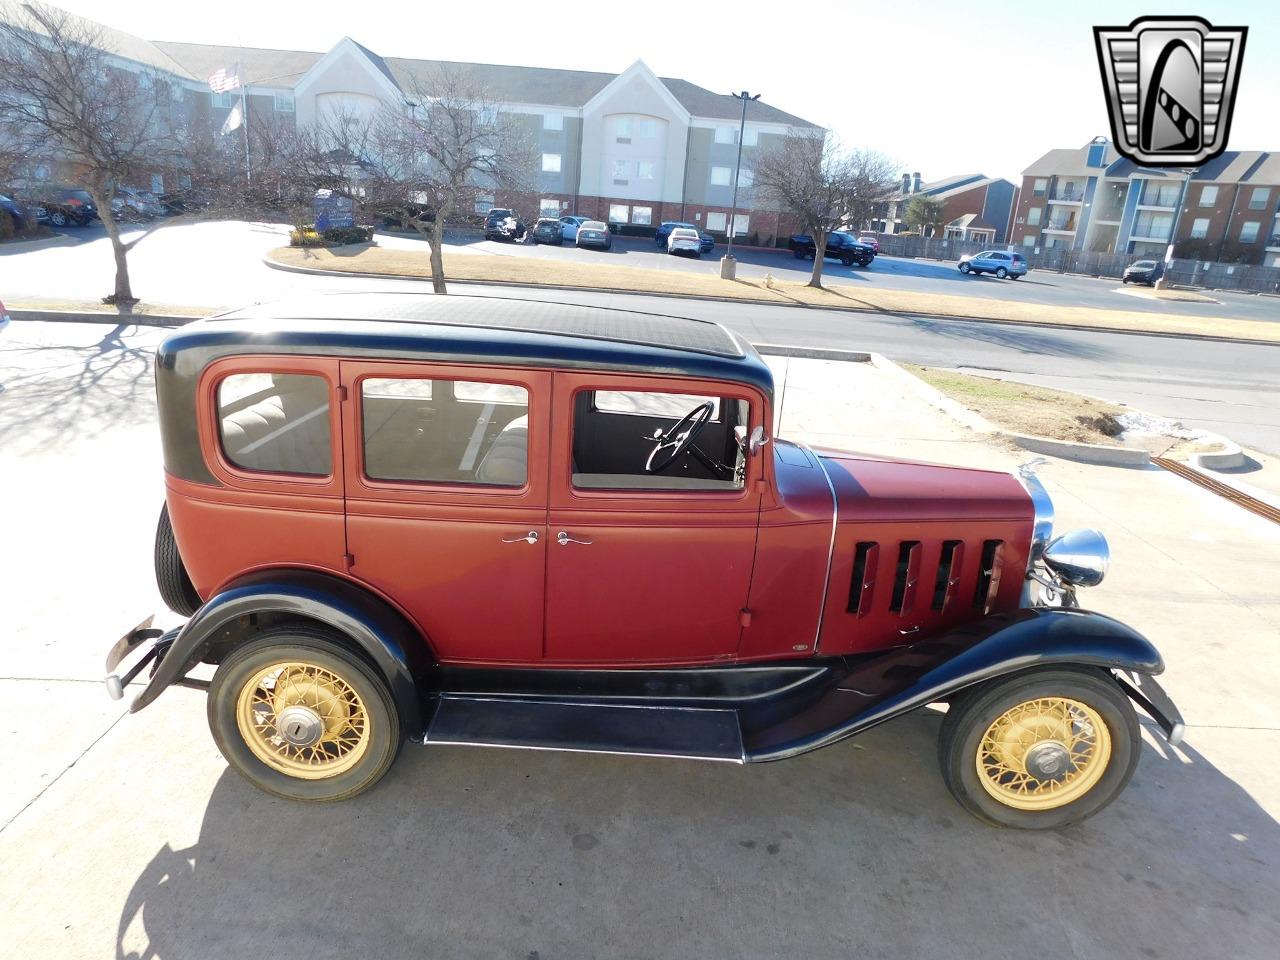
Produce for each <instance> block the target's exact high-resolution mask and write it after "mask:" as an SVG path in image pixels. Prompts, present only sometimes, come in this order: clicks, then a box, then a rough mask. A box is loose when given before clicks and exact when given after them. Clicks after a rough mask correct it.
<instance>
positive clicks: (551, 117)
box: [542, 113, 564, 130]
mask: <svg viewBox="0 0 1280 960" xmlns="http://www.w3.org/2000/svg"><path fill="white" fill-rule="evenodd" d="M542 129H543V130H563V129H564V114H563V113H544V114H543V115H542Z"/></svg>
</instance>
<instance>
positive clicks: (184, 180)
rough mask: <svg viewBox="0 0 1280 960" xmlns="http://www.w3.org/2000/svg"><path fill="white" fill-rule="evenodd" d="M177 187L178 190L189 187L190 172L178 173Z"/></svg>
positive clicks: (188, 188)
mask: <svg viewBox="0 0 1280 960" xmlns="http://www.w3.org/2000/svg"><path fill="white" fill-rule="evenodd" d="M178 189H179V190H190V189H191V174H189V173H180V174H178Z"/></svg>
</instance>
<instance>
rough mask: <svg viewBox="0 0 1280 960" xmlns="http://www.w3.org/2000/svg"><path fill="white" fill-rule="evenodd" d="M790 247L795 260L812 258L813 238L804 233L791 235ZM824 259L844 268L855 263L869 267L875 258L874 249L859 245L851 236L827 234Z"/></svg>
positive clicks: (863, 244)
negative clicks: (836, 261) (838, 262)
mask: <svg viewBox="0 0 1280 960" xmlns="http://www.w3.org/2000/svg"><path fill="white" fill-rule="evenodd" d="M790 246H791V252H792V253H793V254H795V257H796V259H797V260H802V259H804V258H805V257H809V258H812V257H813V254H814V246H813V237H811V236H809V235H808V234H806V233H795V234H792V235H791V243H790ZM825 257H826V259H828V260H839V261H840V262H841V263H843V264H844V265H845V266H846V267H849V266H852V265H853V264H855V263H856V264H857V265H858V266H860V267H869V266H871V261H872V260H874V259H875V258H876V251H875V248H874V247H871V246H868V245H867V244H865V243H859V242H858V240H857V238H856V237H854V236H853V235H852V234H848V233H828V234H827V249H826V252H825Z"/></svg>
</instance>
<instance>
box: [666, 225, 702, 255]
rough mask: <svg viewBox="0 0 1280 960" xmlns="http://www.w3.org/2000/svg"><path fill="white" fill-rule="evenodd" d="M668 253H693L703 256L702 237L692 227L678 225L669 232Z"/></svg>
mask: <svg viewBox="0 0 1280 960" xmlns="http://www.w3.org/2000/svg"><path fill="white" fill-rule="evenodd" d="M667 253H668V254H676V253H682V254H683V253H692V254H693V255H694V256H695V257H701V256H702V238H701V237H699V236H698V231H697V230H694V229H693V228H692V227H676V228H675V229H674V230H672V231H671V232H670V233H669V234H667Z"/></svg>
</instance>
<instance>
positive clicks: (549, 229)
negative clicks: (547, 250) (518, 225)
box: [533, 217, 564, 247]
mask: <svg viewBox="0 0 1280 960" xmlns="http://www.w3.org/2000/svg"><path fill="white" fill-rule="evenodd" d="M533 242H534V243H554V244H555V245H556V246H557V247H558V246H560V244H562V243H564V224H563V223H561V222H560V221H559V220H558V219H556V218H555V217H541V218H539V220H538V222H537V223H535V224H534V225H533Z"/></svg>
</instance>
